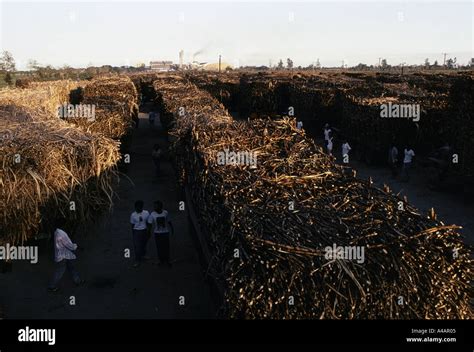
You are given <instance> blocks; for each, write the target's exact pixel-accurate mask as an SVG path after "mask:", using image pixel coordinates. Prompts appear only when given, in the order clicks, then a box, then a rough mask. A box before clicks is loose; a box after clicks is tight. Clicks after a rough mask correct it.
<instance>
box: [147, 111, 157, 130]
mask: <svg viewBox="0 0 474 352" xmlns="http://www.w3.org/2000/svg"><path fill="white" fill-rule="evenodd" d="M155 116H156V114H155V112H154V111H150V112H149V113H148V122H149V123H150V127H153V126H154V124H155Z"/></svg>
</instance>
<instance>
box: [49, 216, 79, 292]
mask: <svg viewBox="0 0 474 352" xmlns="http://www.w3.org/2000/svg"><path fill="white" fill-rule="evenodd" d="M64 223H65V220H64V219H62V218H60V219H58V220H56V230H55V231H54V262H55V263H56V270H55V272H54V275H53V278H52V280H51V282H50V284H49V286H48V290H49V291H51V292H56V291H57V290H58V289H59V288H58V283H59V281H60V280H61V278H62V277H63V275H64V273H65V272H66V270H67V271H69V272H70V273H71V276H72V279H73V281H74V283H75V284H76V285H81V284H83V283H84V280H81V278H80V276H79V272H78V271H77V270H76V269H75V268H74V265H73V260H75V259H76V256H75V255H74V253H73V252H74V251H75V250H76V249H77V244H75V243H72V241H71V239H70V238H69V236H68V235H67V233H66V232H65V231H64V230H63V228H64Z"/></svg>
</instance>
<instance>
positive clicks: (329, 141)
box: [327, 137, 333, 155]
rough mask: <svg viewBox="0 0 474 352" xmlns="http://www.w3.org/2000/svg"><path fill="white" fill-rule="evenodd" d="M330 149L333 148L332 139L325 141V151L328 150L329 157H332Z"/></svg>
mask: <svg viewBox="0 0 474 352" xmlns="http://www.w3.org/2000/svg"><path fill="white" fill-rule="evenodd" d="M332 147H333V144H332V137H329V139H328V141H327V150H328V154H329V155H332Z"/></svg>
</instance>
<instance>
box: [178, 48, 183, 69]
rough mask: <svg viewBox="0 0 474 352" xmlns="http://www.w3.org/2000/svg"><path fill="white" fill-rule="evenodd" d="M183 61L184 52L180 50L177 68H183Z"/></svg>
mask: <svg viewBox="0 0 474 352" xmlns="http://www.w3.org/2000/svg"><path fill="white" fill-rule="evenodd" d="M183 61H184V50H182V49H181V51H180V52H179V68H180V69H182V68H183Z"/></svg>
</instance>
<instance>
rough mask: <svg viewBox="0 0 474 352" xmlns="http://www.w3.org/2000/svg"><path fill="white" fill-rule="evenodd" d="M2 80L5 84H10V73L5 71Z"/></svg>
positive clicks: (11, 81)
mask: <svg viewBox="0 0 474 352" xmlns="http://www.w3.org/2000/svg"><path fill="white" fill-rule="evenodd" d="M4 81H5V83H6V84H8V85H9V86H11V85H12V84H13V79H12V75H11V74H10V72H7V73H6V74H5V78H4Z"/></svg>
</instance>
